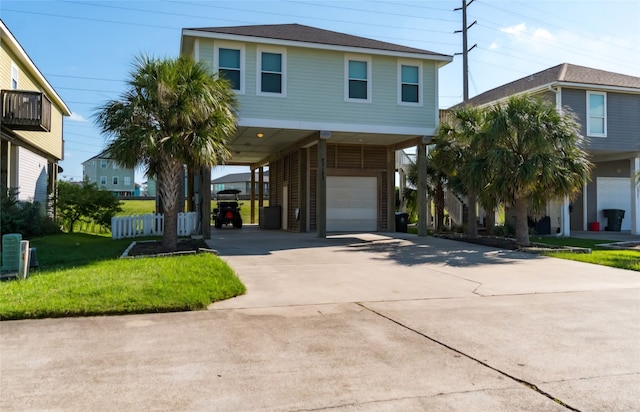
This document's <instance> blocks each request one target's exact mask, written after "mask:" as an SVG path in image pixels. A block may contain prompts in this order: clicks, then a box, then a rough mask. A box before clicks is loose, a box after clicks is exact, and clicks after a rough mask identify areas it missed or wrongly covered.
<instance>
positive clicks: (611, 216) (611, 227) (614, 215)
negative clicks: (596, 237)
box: [602, 209, 624, 232]
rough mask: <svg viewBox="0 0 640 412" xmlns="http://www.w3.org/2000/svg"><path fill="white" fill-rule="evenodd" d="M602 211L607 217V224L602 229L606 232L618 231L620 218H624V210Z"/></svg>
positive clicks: (620, 222)
mask: <svg viewBox="0 0 640 412" xmlns="http://www.w3.org/2000/svg"><path fill="white" fill-rule="evenodd" d="M602 213H604V217H606V218H607V226H605V228H604V230H606V231H607V232H619V231H620V228H621V227H622V219H624V210H621V209H604V210H603V211H602Z"/></svg>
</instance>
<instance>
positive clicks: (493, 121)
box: [485, 96, 592, 246]
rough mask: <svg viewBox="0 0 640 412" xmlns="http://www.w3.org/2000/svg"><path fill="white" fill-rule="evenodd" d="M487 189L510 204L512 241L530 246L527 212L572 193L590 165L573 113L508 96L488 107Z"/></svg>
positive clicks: (537, 213) (535, 211)
mask: <svg viewBox="0 0 640 412" xmlns="http://www.w3.org/2000/svg"><path fill="white" fill-rule="evenodd" d="M487 123H488V127H489V130H488V133H487V135H486V138H485V139H486V141H485V143H486V145H487V146H486V147H487V151H488V153H487V160H488V163H489V165H490V166H491V168H492V169H493V172H494V173H495V175H494V179H493V180H492V181H491V182H490V185H489V190H490V191H491V192H492V193H495V194H496V196H497V197H498V199H499V200H501V201H502V202H504V203H505V204H506V205H508V206H512V207H513V208H514V209H515V214H516V222H515V229H516V243H517V244H518V245H522V246H528V245H529V228H528V224H527V217H528V214H529V213H531V214H532V215H534V216H540V215H541V214H542V213H543V212H544V210H545V208H546V205H547V202H549V201H550V200H553V199H562V198H564V197H565V196H569V197H571V196H574V195H575V194H576V193H578V192H579V191H580V189H581V188H582V185H583V182H584V176H588V175H589V172H590V170H591V167H592V164H591V163H590V162H589V161H588V160H587V154H586V152H585V151H584V150H583V148H582V144H583V138H582V136H581V135H580V132H579V131H580V126H579V124H578V122H577V121H576V118H575V116H574V115H573V114H572V113H570V112H568V111H566V110H556V108H555V105H553V104H552V103H551V102H549V101H547V100H541V99H534V98H532V97H527V96H516V97H512V98H510V99H509V100H508V101H507V103H506V104H499V105H497V106H495V107H493V108H491V109H490V110H489V113H488V118H487Z"/></svg>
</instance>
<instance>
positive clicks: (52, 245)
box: [0, 234, 246, 320]
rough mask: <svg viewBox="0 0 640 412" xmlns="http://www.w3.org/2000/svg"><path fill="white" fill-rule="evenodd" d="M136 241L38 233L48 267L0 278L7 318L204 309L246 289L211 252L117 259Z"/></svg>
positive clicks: (0, 306)
mask: <svg viewBox="0 0 640 412" xmlns="http://www.w3.org/2000/svg"><path fill="white" fill-rule="evenodd" d="M130 242H131V240H130V239H129V240H121V241H114V240H111V239H110V238H108V237H105V236H95V235H88V234H65V235H56V236H50V237H44V238H38V239H33V240H32V241H31V245H32V246H35V247H36V248H37V252H38V261H39V263H40V267H41V268H40V269H39V270H36V271H32V272H31V275H30V277H29V278H27V279H25V280H18V281H8V282H1V283H0V319H2V320H8V319H30V318H44V317H66V316H90V315H115V314H129V313H155V312H173V311H184V310H199V309H204V308H206V307H207V306H208V305H209V304H210V303H211V302H215V301H218V300H223V299H228V298H230V297H233V296H237V295H241V294H244V293H245V291H246V289H245V286H244V285H243V284H242V282H241V281H240V280H239V279H238V277H237V276H236V275H235V273H234V272H233V270H232V269H231V268H230V267H229V266H228V265H227V264H226V263H225V262H224V261H222V260H221V259H220V258H218V257H217V256H215V255H211V254H197V255H186V256H185V255H183V256H176V257H163V258H140V259H117V257H118V256H120V255H121V254H122V252H123V251H124V249H125V248H126V247H127V246H128V245H129V243H130Z"/></svg>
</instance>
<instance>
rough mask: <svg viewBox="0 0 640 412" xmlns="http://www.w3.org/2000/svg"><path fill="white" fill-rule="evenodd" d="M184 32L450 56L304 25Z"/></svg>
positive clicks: (222, 28) (204, 28) (239, 27)
mask: <svg viewBox="0 0 640 412" xmlns="http://www.w3.org/2000/svg"><path fill="white" fill-rule="evenodd" d="M185 30H194V31H202V32H209V33H221V34H231V35H237V36H248V37H256V38H267V39H277V40H286V41H296V42H304V43H316V44H327V45H332V46H344V47H357V48H365V49H374V50H385V51H391V52H401V53H416V54H427V55H432V56H441V57H451V56H448V55H446V54H440V53H434V52H431V51H428V50H422V49H416V48H413V47H407V46H401V45H398V44H393V43H387V42H383V41H378V40H373V39H368V38H365V37H358V36H352V35H350V34H344V33H339V32H335V31H330V30H324V29H318V28H316V27H310V26H304V25H302V24H267V25H255V26H230V27H203V28H190V29H185Z"/></svg>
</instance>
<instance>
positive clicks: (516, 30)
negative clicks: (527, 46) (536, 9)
mask: <svg viewBox="0 0 640 412" xmlns="http://www.w3.org/2000/svg"><path fill="white" fill-rule="evenodd" d="M526 30H527V25H526V24H524V23H520V24H516V25H515V26H510V27H503V28H502V29H500V31H501V32H503V33H507V34H512V35H514V36H520V35H522V33H524V32H525V31H526Z"/></svg>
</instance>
